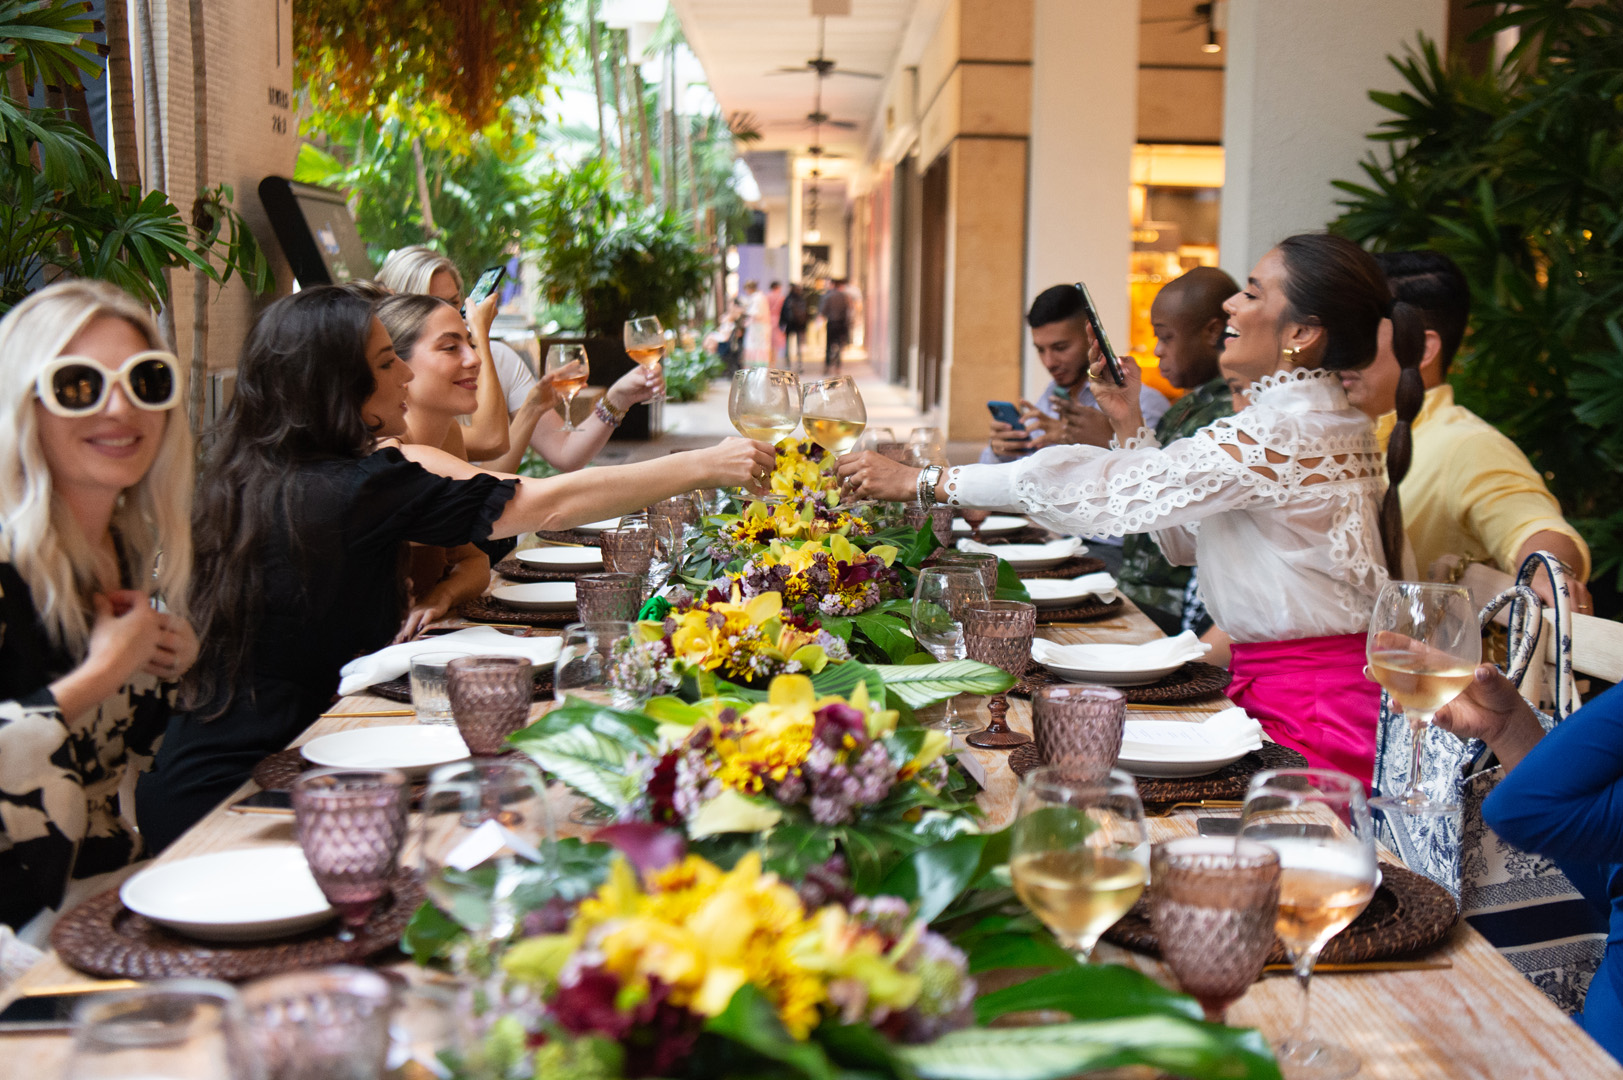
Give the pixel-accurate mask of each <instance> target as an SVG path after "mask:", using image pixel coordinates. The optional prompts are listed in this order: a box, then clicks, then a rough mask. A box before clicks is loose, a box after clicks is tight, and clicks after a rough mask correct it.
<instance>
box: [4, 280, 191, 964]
mask: <svg viewBox="0 0 1623 1080" xmlns="http://www.w3.org/2000/svg"><path fill="white" fill-rule="evenodd" d="M182 379H183V376H182V370H181V367H180V364H179V362H178V361H176V359H175V358H174V357H173V356H172V355H170V354H169V353H167V352H166V351H164V350H163V347H162V344H161V339H160V338H159V336H158V332H157V328H156V327H155V326H154V325H153V323H152V320H151V317H150V316H149V315H148V313H147V311H146V310H145V309H144V308H143V307H141V306H140V305H139V304H137V303H136V302H135V301H134V300H132V299H131V298H130V297H129V296H127V295H125V294H124V293H123V292H121V291H119V290H118V289H115V288H113V287H112V286H109V285H104V284H101V283H97V282H69V283H65V284H59V285H53V286H51V287H50V288H47V289H44V290H42V291H40V292H38V293H36V294H34V295H33V296H31V297H29V298H28V299H26V300H24V301H23V302H22V303H21V304H18V305H17V307H16V308H14V309H13V310H12V311H11V312H10V314H8V315H7V316H6V317H5V318H4V319H3V320H0V881H3V882H4V883H5V885H4V887H3V888H0V924H4V925H6V926H9V927H12V928H15V929H16V930H18V931H19V932H21V933H22V936H23V937H24V939H25V940H27V939H30V938H34V939H36V940H37V937H38V936H42V934H41V931H42V929H43V927H44V924H45V923H46V922H48V921H49V920H50V918H51V913H52V912H53V911H55V910H61V909H63V908H64V907H65V906H66V905H65V903H64V901H67V902H72V901H73V900H74V899H75V898H76V897H78V896H81V895H89V894H90V892H91V891H92V890H93V889H94V888H96V887H97V886H99V884H100V882H99V881H97V880H96V879H105V877H106V875H108V874H110V873H112V872H113V871H117V870H120V869H122V868H123V867H125V866H127V865H128V864H129V863H130V862H131V861H133V860H134V859H135V858H136V857H137V856H138V855H140V854H141V842H140V838H139V836H137V835H136V834H135V833H134V832H133V831H132V830H131V829H129V828H128V827H127V826H126V825H125V823H124V821H123V820H122V819H121V817H120V813H119V788H120V786H121V784H122V782H123V780H124V777H125V775H126V773H127V772H128V771H129V770H131V769H132V768H133V769H139V768H141V767H144V765H145V764H146V763H147V762H148V761H150V759H151V757H152V755H153V753H154V751H155V748H156V745H157V741H158V739H159V737H160V736H161V734H162V733H163V730H164V726H165V724H166V723H167V721H168V716H169V703H170V699H171V690H172V685H171V684H173V683H174V682H175V681H176V680H177V679H178V678H179V677H180V676H181V675H182V674H183V673H184V672H185V671H186V670H187V669H188V668H189V667H190V666H191V664H192V661H193V660H194V659H195V658H196V656H197V639H196V636H195V635H194V634H193V632H192V628H191V625H190V623H189V622H188V621H187V619H186V615H185V610H184V605H185V598H186V591H187V585H188V581H189V576H190V572H191V561H192V549H191V535H190V514H191V491H192V440H191V433H190V432H189V431H188V430H187V425H186V420H185V417H184V416H179V415H176V414H175V412H174V407H175V405H176V404H177V403H178V402H179V401H180V400H181V398H182V397H183V396H184V390H185V387H184V384H183V381H182ZM160 598H161V600H162V601H163V604H164V605H165V607H163V608H160V606H159V604H158V600H159V599H160ZM31 921H32V923H33V925H32V927H30V928H29V929H28V930H26V931H25V930H24V928H25V926H27V925H28V924H30V922H31Z"/></svg>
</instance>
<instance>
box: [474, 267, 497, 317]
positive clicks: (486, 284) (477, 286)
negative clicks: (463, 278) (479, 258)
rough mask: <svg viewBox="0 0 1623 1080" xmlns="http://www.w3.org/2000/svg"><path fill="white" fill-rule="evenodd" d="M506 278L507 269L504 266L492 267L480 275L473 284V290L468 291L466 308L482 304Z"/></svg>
mask: <svg viewBox="0 0 1623 1080" xmlns="http://www.w3.org/2000/svg"><path fill="white" fill-rule="evenodd" d="M506 276H507V267H505V266H492V267H491V268H490V269H489V270H486V271H485V272H484V273H482V274H480V275H479V280H478V281H476V282H474V283H473V288H471V289H469V290H468V306H469V307H472V306H473V305H475V304H477V303H480V302H482V301H483V300H484V299H485V297H487V296H489V295H490V294H491V293H493V292H495V291H496V287H497V286H499V285H500V284H501V283H502V279H503V278H505V277H506Z"/></svg>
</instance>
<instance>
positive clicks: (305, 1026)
mask: <svg viewBox="0 0 1623 1080" xmlns="http://www.w3.org/2000/svg"><path fill="white" fill-rule="evenodd" d="M242 1004H243V1008H244V1009H245V1010H246V1011H247V1013H248V1030H249V1032H250V1034H251V1035H252V1037H253V1042H254V1047H255V1049H256V1050H257V1051H258V1053H259V1057H260V1060H261V1061H262V1062H263V1063H264V1066H265V1072H266V1074H267V1076H268V1078H269V1080H329V1078H330V1080H343V1078H348V1077H362V1076H382V1075H383V1072H384V1069H385V1067H386V1065H387V1062H388V1057H389V1017H390V1014H391V1013H392V1012H393V1011H394V1005H395V988H394V984H393V983H391V982H390V981H389V980H388V979H387V978H385V977H384V976H383V975H380V974H379V973H377V972H375V971H368V970H367V969H366V968H361V967H349V966H346V965H334V966H332V967H319V968H302V969H297V970H293V971H286V972H283V973H282V974H280V975H267V976H265V977H263V978H259V979H255V980H254V981H253V982H251V983H249V984H248V985H247V986H245V987H243V988H242Z"/></svg>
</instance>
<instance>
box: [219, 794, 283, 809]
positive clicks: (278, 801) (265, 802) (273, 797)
mask: <svg viewBox="0 0 1623 1080" xmlns="http://www.w3.org/2000/svg"><path fill="white" fill-rule="evenodd" d="M226 809H228V810H234V811H236V812H237V813H239V814H291V813H292V812H293V796H292V795H291V794H289V793H288V792H286V791H256V792H254V793H253V794H252V795H250V796H248V797H247V798H246V799H238V800H237V801H236V802H234V803H232V804H231V805H230V806H229V807H227V808H226Z"/></svg>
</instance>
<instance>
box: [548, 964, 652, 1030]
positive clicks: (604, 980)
mask: <svg viewBox="0 0 1623 1080" xmlns="http://www.w3.org/2000/svg"><path fill="white" fill-rule="evenodd" d="M619 993H620V980H619V979H616V978H615V977H614V976H613V975H611V974H609V973H608V972H607V971H604V970H603V969H602V968H589V969H587V970H586V971H583V972H581V973H580V977H579V978H578V979H576V980H575V981H574V982H572V983H570V984H569V985H568V986H560V987H559V988H558V993H557V995H556V996H554V997H553V999H552V1005H551V1010H552V1015H553V1016H554V1017H556V1018H557V1020H558V1023H559V1024H561V1025H563V1027H564V1030H566V1031H570V1032H573V1033H574V1034H576V1035H603V1036H606V1037H608V1038H610V1039H616V1040H618V1039H621V1038H624V1037H625V1035H626V1033H627V1032H628V1031H630V1030H631V1023H632V1018H631V1017H630V1016H627V1015H625V1014H624V1013H622V1012H620V1011H619V1010H618V1009H616V1008H615V1007H614V1000H615V998H616V997H617V996H618V995H619Z"/></svg>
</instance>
